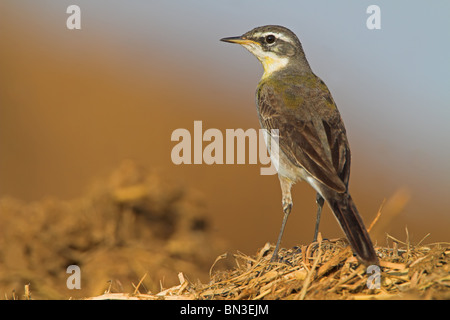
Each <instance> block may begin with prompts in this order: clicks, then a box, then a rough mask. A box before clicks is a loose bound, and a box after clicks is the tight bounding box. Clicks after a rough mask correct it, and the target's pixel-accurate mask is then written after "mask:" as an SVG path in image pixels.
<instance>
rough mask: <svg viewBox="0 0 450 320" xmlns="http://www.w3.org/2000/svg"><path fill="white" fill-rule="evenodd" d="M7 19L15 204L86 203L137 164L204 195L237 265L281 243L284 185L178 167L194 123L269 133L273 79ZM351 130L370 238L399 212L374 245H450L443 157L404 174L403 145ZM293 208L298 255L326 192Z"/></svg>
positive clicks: (8, 126)
mask: <svg viewBox="0 0 450 320" xmlns="http://www.w3.org/2000/svg"><path fill="white" fill-rule="evenodd" d="M1 10H2V15H1V19H0V30H1V31H0V45H1V50H0V84H1V85H0V195H1V196H5V195H11V196H14V197H17V198H20V199H23V200H25V201H36V200H40V199H42V198H44V197H48V196H52V197H57V198H61V199H72V198H74V197H78V196H80V195H81V194H83V192H84V190H86V188H87V186H88V185H89V184H90V183H91V181H92V180H93V179H94V178H97V177H101V176H105V175H107V174H108V173H109V172H110V171H111V170H112V169H113V168H115V167H116V166H117V165H118V164H119V163H120V162H121V161H122V160H123V159H132V160H134V161H136V162H137V163H139V164H140V165H143V166H145V167H148V168H157V169H158V170H160V171H161V172H163V174H164V175H167V177H168V178H169V177H170V178H172V179H173V178H175V179H177V180H178V181H179V183H180V184H184V185H188V186H190V187H193V188H195V189H197V190H199V191H200V192H201V193H202V194H203V195H204V197H205V199H206V202H207V206H208V210H209V214H210V216H211V218H212V220H213V225H214V232H215V233H216V234H217V235H219V236H221V237H223V238H225V239H226V240H227V241H228V242H229V250H230V251H235V250H240V251H243V252H246V253H250V254H251V253H254V252H255V250H256V249H257V248H258V247H261V246H263V245H264V243H265V242H266V241H270V242H274V241H275V240H276V236H277V234H278V230H279V226H280V223H281V218H282V211H281V192H280V189H279V183H278V179H277V177H276V176H261V175H259V168H260V166H259V165H212V166H208V165H204V164H203V165H181V166H175V165H174V164H172V162H171V158H170V152H171V149H172V147H173V146H174V145H175V143H174V142H171V141H170V137H171V133H172V132H173V130H175V129H177V128H187V129H188V130H190V131H192V130H193V122H194V120H202V121H203V128H204V130H206V129H207V128H218V129H221V130H223V132H224V130H225V129H227V128H243V129H248V128H258V122H257V117H256V112H255V107H254V97H253V92H254V88H255V87H256V84H257V81H258V77H259V76H260V74H261V69H260V67H259V66H258V65H257V61H256V60H252V59H251V58H250V57H248V59H247V60H246V61H247V62H248V63H249V64H250V63H253V64H254V67H253V65H252V66H251V67H249V69H248V70H247V69H246V70H244V71H248V72H249V73H250V74H251V76H247V77H242V74H241V73H239V72H242V70H238V68H236V70H235V71H236V77H234V78H233V77H231V78H230V74H233V72H231V73H230V69H231V71H233V67H234V66H233V65H232V64H230V62H229V60H227V61H226V62H225V61H224V59H223V57H218V58H217V60H216V61H215V62H214V65H216V66H217V68H215V69H210V68H205V67H204V64H203V59H204V58H205V57H196V56H195V55H194V56H189V52H190V49H189V47H186V46H185V44H184V43H183V45H180V48H178V50H179V52H177V53H176V54H174V53H173V52H172V51H171V50H170V49H167V48H166V47H165V46H164V42H161V43H155V44H154V46H153V47H151V48H149V47H140V46H139V45H136V44H131V43H128V42H127V41H123V38H122V40H120V41H119V40H117V39H115V38H114V36H111V35H110V36H105V35H102V34H99V33H95V32H89V31H88V30H86V29H89V28H88V27H89V25H86V24H84V25H83V26H84V27H85V29H83V30H80V31H69V30H67V29H66V28H65V27H64V22H65V17H66V16H65V15H62V17H60V18H59V23H61V25H62V27H61V28H59V29H55V28H54V26H51V27H49V26H47V25H46V24H45V19H44V18H43V17H42V16H40V15H39V14H36V13H33V12H23V11H20V10H17V8H14V6H13V5H2V8H1ZM50 19H53V20H54V18H50ZM53 20H52V21H53ZM230 35H233V34H224V35H222V36H230ZM218 38H219V37H217V39H216V40H218ZM143 40H145V39H143ZM195 45H198V42H197V43H196V44H195ZM215 45H217V46H221V45H222V44H220V43H219V42H217V44H215ZM232 49H234V50H235V51H236V54H242V55H245V54H247V53H246V52H244V51H243V50H241V49H239V48H237V47H234V48H232ZM232 49H231V48H229V47H226V46H225V44H224V45H223V50H229V51H228V52H230V51H231V50H232ZM184 58H185V59H184ZM208 59H210V61H211V60H212V61H214V57H210V56H209V57H208ZM250 61H251V62H250ZM331 91H332V92H333V88H331ZM338 106H339V108H340V109H341V112H342V114H343V117H344V120H346V119H351V118H350V117H346V114H347V115H348V113H349V111H348V109H346V106H345V105H341V104H339V101H338ZM346 110H347V111H346ZM371 112H373V110H372V111H371ZM346 125H347V130H348V131H349V137H350V142H351V145H352V152H353V166H352V176H351V183H350V189H351V191H352V194H353V197H354V199H355V201H356V203H357V205H358V208H359V210H360V212H361V214H362V215H363V218H364V220H365V221H366V223H367V224H369V223H370V222H371V221H372V219H373V218H374V217H375V215H376V213H377V211H378V209H379V207H380V205H381V204H382V202H383V200H384V199H388V203H387V204H389V205H388V206H387V207H386V208H385V209H386V210H385V211H383V214H382V216H381V219H380V221H379V225H377V229H375V230H374V234H373V236H374V239H375V240H377V241H379V242H381V243H383V244H384V243H385V235H386V233H390V234H392V235H394V236H395V237H397V238H399V239H405V237H406V235H405V227H407V228H408V230H409V234H410V237H411V240H412V241H413V242H416V243H417V242H418V241H419V240H420V239H421V238H422V237H424V236H425V235H426V234H428V233H431V236H430V237H429V238H428V239H427V241H430V242H433V241H446V240H447V241H448V240H449V239H448V227H449V218H448V208H449V205H450V198H449V197H448V190H449V186H450V184H449V181H448V179H445V177H442V176H439V168H436V169H437V170H435V171H433V174H429V172H431V171H430V168H426V166H427V157H430V156H432V155H423V157H417V155H413V157H411V158H409V159H408V158H407V157H406V159H408V160H409V161H393V162H391V159H392V158H395V153H393V150H391V149H389V148H390V145H389V141H378V140H377V137H376V136H372V137H369V139H367V136H364V135H360V133H359V132H358V130H360V129H362V128H359V127H358V124H357V123H355V122H349V120H346ZM380 130H382V128H380ZM419 149H420V148H419ZM419 154H420V153H419ZM422 166H423V168H426V170H424V171H422V170H421V167H422ZM435 177H440V178H441V179H435ZM293 197H294V208H293V212H292V215H291V217H290V220H289V223H288V226H287V229H286V233H285V238H284V241H283V246H286V247H291V246H294V245H296V244H300V243H305V242H308V241H310V240H311V239H312V235H313V225H314V219H315V217H314V215H315V210H316V207H315V202H314V199H315V195H314V192H313V191H312V189H311V188H310V187H309V186H307V185H306V184H300V185H297V186H296V187H295V188H294V193H293ZM391 197H394V200H392V201H391V202H389V199H391ZM408 199H409V200H408ZM407 200H408V201H407ZM403 203H406V205H405V206H403ZM0 214H1V213H0ZM321 231H322V234H323V236H324V237H327V238H333V237H340V236H342V233H341V231H340V229H339V227H338V225H337V223H336V222H335V220H334V218H333V217H332V216H331V214H330V211H329V210H328V208H327V209H326V212H325V214H324V218H323V223H322V225H321ZM220 253H222V252H217V254H220Z"/></svg>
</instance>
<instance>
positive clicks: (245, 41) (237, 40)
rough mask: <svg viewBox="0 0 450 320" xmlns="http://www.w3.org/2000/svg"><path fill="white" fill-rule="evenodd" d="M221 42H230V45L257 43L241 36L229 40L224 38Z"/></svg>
mask: <svg viewBox="0 0 450 320" xmlns="http://www.w3.org/2000/svg"><path fill="white" fill-rule="evenodd" d="M220 41H223V42H230V43H238V44H250V43H256V42H255V41H253V40H249V39H247V38H246V37H243V36H240V37H228V38H222V39H220Z"/></svg>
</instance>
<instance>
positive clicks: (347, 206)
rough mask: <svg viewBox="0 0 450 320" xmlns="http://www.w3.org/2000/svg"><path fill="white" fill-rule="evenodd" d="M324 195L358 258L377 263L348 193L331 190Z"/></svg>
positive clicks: (367, 235) (365, 230) (367, 263)
mask: <svg viewBox="0 0 450 320" xmlns="http://www.w3.org/2000/svg"><path fill="white" fill-rule="evenodd" d="M325 196H326V197H325V199H326V200H327V202H328V204H329V206H330V208H331V211H333V213H334V215H335V217H336V219H337V220H338V222H339V224H340V225H341V228H342V230H343V231H344V233H345V235H346V236H347V239H348V241H349V242H350V246H351V247H352V249H353V252H355V253H356V255H357V257H358V259H359V260H360V261H361V262H362V263H364V264H365V265H372V264H378V258H377V255H376V253H375V250H374V248H373V245H372V241H371V240H370V237H369V234H368V232H367V229H366V227H365V226H364V223H363V221H362V219H361V216H360V215H359V213H358V210H357V209H356V206H355V203H354V202H353V200H352V197H351V196H350V194H348V193H337V192H334V191H333V192H330V193H329V194H327V195H325Z"/></svg>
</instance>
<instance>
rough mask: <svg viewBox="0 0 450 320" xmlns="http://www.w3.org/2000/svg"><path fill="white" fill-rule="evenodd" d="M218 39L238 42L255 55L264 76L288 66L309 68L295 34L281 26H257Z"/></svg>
mask: <svg viewBox="0 0 450 320" xmlns="http://www.w3.org/2000/svg"><path fill="white" fill-rule="evenodd" d="M220 40H221V41H224V42H231V43H238V44H240V45H242V46H243V47H244V48H245V49H247V50H248V51H250V52H251V53H252V54H253V55H255V56H256V57H257V58H258V60H259V61H261V63H262V64H263V66H264V74H265V76H267V75H269V74H271V73H273V72H275V71H279V70H281V69H284V68H286V67H288V66H292V67H304V68H309V65H308V62H307V61H306V58H305V54H304V52H303V48H302V45H301V43H300V41H299V40H298V38H297V36H296V35H295V33H293V32H292V31H291V30H289V29H288V28H285V27H282V26H275V25H268V26H263V27H257V28H254V29H252V30H250V31H248V32H246V33H244V34H243V35H242V36H238V37H229V38H223V39H220ZM305 64H306V65H305Z"/></svg>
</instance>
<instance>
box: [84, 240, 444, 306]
mask: <svg viewBox="0 0 450 320" xmlns="http://www.w3.org/2000/svg"><path fill="white" fill-rule="evenodd" d="M388 238H389V240H390V242H391V244H392V245H391V246H390V247H376V251H377V253H378V256H379V258H380V269H379V270H380V286H379V288H373V289H369V288H368V283H370V284H373V285H375V284H376V283H375V282H373V278H370V276H371V275H372V274H371V273H370V272H367V269H366V267H365V266H363V265H361V264H359V263H358V262H357V260H356V258H355V257H353V255H352V252H351V250H350V248H349V247H348V245H347V243H346V241H345V240H342V239H336V240H320V241H319V242H316V243H311V244H309V245H308V246H302V247H301V248H293V249H290V250H286V249H283V250H281V252H280V255H281V256H282V257H283V261H282V262H279V263H271V262H270V257H271V252H272V250H273V246H272V245H270V244H266V245H265V246H264V247H263V248H262V249H260V250H259V251H258V252H257V253H256V255H255V256H247V255H245V254H242V253H237V254H235V255H234V258H235V261H236V267H235V268H234V269H233V270H228V271H219V272H216V273H214V274H213V275H212V277H211V281H210V282H209V283H208V284H201V283H196V284H194V283H191V282H189V281H188V280H187V279H186V278H185V277H184V275H183V274H182V273H180V274H179V279H180V284H179V285H177V286H175V287H172V288H169V289H165V290H162V291H161V292H159V293H156V294H152V293H146V294H142V293H140V292H139V290H138V289H139V288H137V289H136V291H135V292H134V293H133V294H122V293H118V294H117V293H116V294H111V293H108V292H106V293H105V294H104V295H102V296H99V297H95V298H92V299H150V300H159V299H164V300H180V299H198V300H210V299H220V300H223V299H227V300H261V299H268V300H272V299H283V300H298V299H355V300H367V299H450V272H449V271H450V267H449V266H450V244H449V243H435V244H429V245H421V244H419V245H412V244H410V243H406V242H403V241H399V240H397V239H394V238H393V237H391V236H388ZM222 258H224V256H221V257H219V258H218V259H222Z"/></svg>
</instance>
